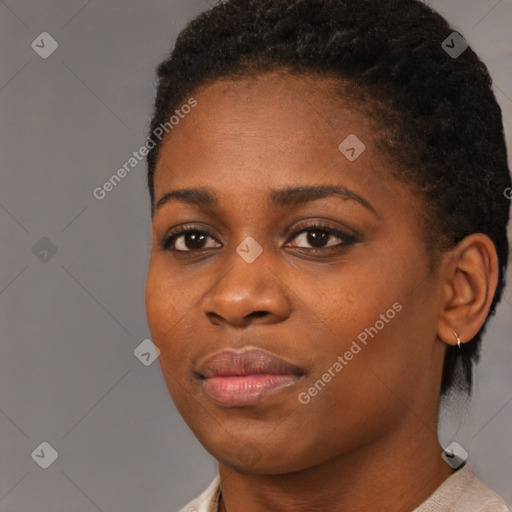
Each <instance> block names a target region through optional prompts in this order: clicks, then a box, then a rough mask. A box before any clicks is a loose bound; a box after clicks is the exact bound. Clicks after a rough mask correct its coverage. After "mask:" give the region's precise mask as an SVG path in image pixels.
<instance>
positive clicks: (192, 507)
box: [179, 475, 220, 512]
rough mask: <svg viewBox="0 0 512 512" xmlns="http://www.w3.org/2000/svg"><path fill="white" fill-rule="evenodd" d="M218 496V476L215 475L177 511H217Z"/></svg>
mask: <svg viewBox="0 0 512 512" xmlns="http://www.w3.org/2000/svg"><path fill="white" fill-rule="evenodd" d="M219 497H220V478H219V476H218V475H217V476H216V477H215V478H214V479H213V481H212V482H211V483H210V485H209V486H208V487H207V488H206V489H205V490H204V491H203V492H202V493H201V494H200V495H199V496H198V497H197V498H195V499H193V500H192V501H191V502H190V503H187V504H186V505H185V506H184V507H183V508H182V509H181V510H180V511H179V512H217V511H218V508H219Z"/></svg>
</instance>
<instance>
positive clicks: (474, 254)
mask: <svg viewBox="0 0 512 512" xmlns="http://www.w3.org/2000/svg"><path fill="white" fill-rule="evenodd" d="M442 269H443V270H442V283H441V286H442V290H441V303H440V308H441V310H440V316H439V322H438V329H437V336H438V337H439V338H440V339H441V340H442V341H444V342H445V343H447V344H449V345H456V344H457V337H456V336H455V334H454V331H455V332H456V333H457V334H458V335H459V337H460V340H461V343H465V342H467V341H470V340H471V339H473V338H474V337H475V336H476V334H477V333H478V331H479V330H480V328H481V327H482V325H483V323H484V322H485V319H486V318H487V315H488V313H489V308H490V307H491V304H492V300H493V298H494V293H495V291H496V287H497V284H498V255H497V253H496V247H495V246H494V243H493V242H492V240H491V239H490V238H489V237H488V236H487V235H484V234H482V233H474V234H472V235H470V236H467V237H466V238H464V239H463V240H461V241H460V242H459V243H458V244H457V246H456V247H455V248H454V249H452V250H450V251H449V253H447V254H446V258H445V261H444V264H443V265H442Z"/></svg>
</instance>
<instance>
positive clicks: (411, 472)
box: [219, 414, 453, 512]
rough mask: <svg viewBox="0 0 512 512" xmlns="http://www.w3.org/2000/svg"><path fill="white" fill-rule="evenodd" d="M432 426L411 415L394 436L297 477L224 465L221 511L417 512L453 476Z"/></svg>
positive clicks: (311, 468) (336, 458) (360, 448)
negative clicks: (376, 511) (386, 511)
mask: <svg viewBox="0 0 512 512" xmlns="http://www.w3.org/2000/svg"><path fill="white" fill-rule="evenodd" d="M430 427H432V428H430ZM430 427H428V426H425V424H423V423H421V422H419V421H418V419H417V418H415V417H414V416H413V415H412V414H411V420H410V421H409V423H408V424H406V425H404V426H403V428H401V429H400V430H398V431H396V430H395V431H393V432H392V433H391V435H389V436H386V437H384V438H383V439H379V440H378V441H376V442H374V443H373V444H368V445H366V446H363V447H358V448H357V449H354V450H352V451H350V452H348V453H344V454H342V455H339V456H336V457H333V458H331V459H329V460H327V461H325V462H323V463H321V464H319V465H317V466H315V467H310V468H307V469H304V470H301V471H297V472H293V473H286V474H247V473H241V472H239V471H237V470H235V469H233V468H230V467H228V466H226V465H223V464H219V474H220V478H221V487H222V502H221V506H220V512H238V511H240V510H243V511H244V512H274V511H275V512H278V511H279V512H288V511H290V512H291V511H294V512H309V511H310V510H323V511H324V512H342V511H346V510H350V511H351V512H363V511H364V512H367V511H368V510H393V511H400V512H411V511H413V510H414V509H415V508H416V507H417V506H419V505H420V504H421V503H422V502H423V501H425V500H426V499H427V498H428V497H429V496H430V495H431V494H432V493H433V492H434V491H435V490H436V489H437V487H439V485H441V483H442V482H444V480H446V478H448V477H449V476H450V475H451V474H453V470H452V469H451V468H450V466H449V465H448V464H446V462H444V460H443V459H442V458H441V452H442V448H441V446H440V445H439V442H438V440H437V430H436V422H434V424H433V425H431V426H430ZM384 504H385V507H383V505H384Z"/></svg>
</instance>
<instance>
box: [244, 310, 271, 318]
mask: <svg viewBox="0 0 512 512" xmlns="http://www.w3.org/2000/svg"><path fill="white" fill-rule="evenodd" d="M267 314H268V311H253V312H252V313H251V314H250V315H247V316H255V317H256V318H259V317H260V316H265V315H267Z"/></svg>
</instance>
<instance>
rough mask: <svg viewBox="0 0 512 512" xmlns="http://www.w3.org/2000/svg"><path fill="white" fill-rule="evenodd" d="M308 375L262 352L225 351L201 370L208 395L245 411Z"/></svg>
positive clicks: (207, 362)
mask: <svg viewBox="0 0 512 512" xmlns="http://www.w3.org/2000/svg"><path fill="white" fill-rule="evenodd" d="M304 374H305V372H304V371H303V370H302V369H301V368H299V367H298V366H295V365H293V364H291V363H288V362H286V361H284V360H283V359H280V358H278V357H276V356H274V355H272V354H270V353H268V352H265V351H262V350H259V349H246V350H243V351H235V350H224V351H222V352H219V353H217V354H215V355H213V356H211V357H209V358H208V359H207V360H206V361H205V362H204V363H203V364H202V365H201V366H200V368H199V371H198V372H197V376H198V378H199V379H200V380H201V382H202V386H203V390H204V392H205V394H206V395H207V396H208V397H209V398H210V399H211V400H213V401H214V402H215V403H217V404H218V405H222V406H225V407H242V406H250V405H255V404H257V403H259V402H261V401H262V400H264V399H265V398H267V397H269V396H271V395H275V394H276V393H278V392H280V391H284V390H285V389H287V388H289V387H290V386H293V385H294V384H295V383H296V382H297V381H299V380H300V379H301V378H302V377H303V376H304Z"/></svg>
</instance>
